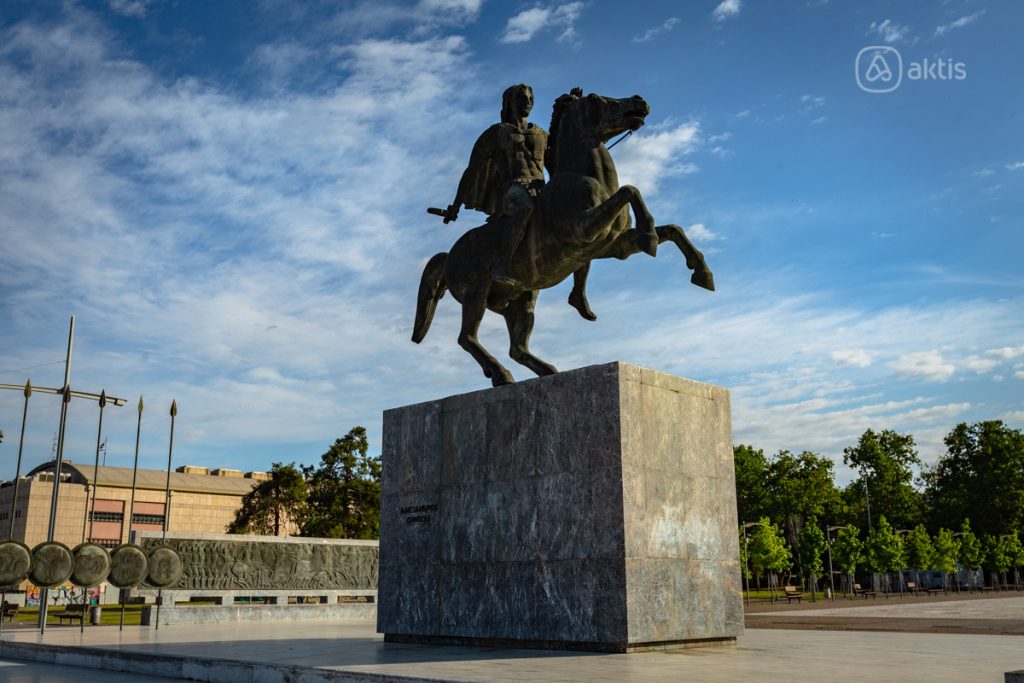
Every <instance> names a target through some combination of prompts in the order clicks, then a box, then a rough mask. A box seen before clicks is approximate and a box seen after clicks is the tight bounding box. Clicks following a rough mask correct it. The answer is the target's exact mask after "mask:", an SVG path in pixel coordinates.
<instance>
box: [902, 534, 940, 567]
mask: <svg viewBox="0 0 1024 683" xmlns="http://www.w3.org/2000/svg"><path fill="white" fill-rule="evenodd" d="M903 549H904V551H905V555H906V561H907V568H908V569H918V570H921V569H929V568H931V566H932V564H933V563H934V562H933V559H934V558H933V556H934V555H935V546H933V545H932V539H931V537H930V536H928V530H927V529H925V528H924V524H918V525H917V526H916V527H914V528H913V529H911V530H910V533H909V534H907V535H906V536H905V537H904V538H903Z"/></svg>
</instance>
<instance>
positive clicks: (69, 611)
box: [55, 603, 86, 624]
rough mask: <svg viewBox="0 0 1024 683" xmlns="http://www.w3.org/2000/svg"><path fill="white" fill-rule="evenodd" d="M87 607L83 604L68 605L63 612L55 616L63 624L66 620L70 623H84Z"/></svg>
mask: <svg viewBox="0 0 1024 683" xmlns="http://www.w3.org/2000/svg"><path fill="white" fill-rule="evenodd" d="M85 607H86V606H85V605H83V604H82V603H75V604H71V605H67V606H66V607H64V611H63V612H59V613H57V614H56V615H55V616H56V617H57V619H59V620H60V623H62V624H63V623H64V620H65V619H67V620H68V621H82V620H84V619H85Z"/></svg>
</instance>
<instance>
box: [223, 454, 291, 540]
mask: <svg viewBox="0 0 1024 683" xmlns="http://www.w3.org/2000/svg"><path fill="white" fill-rule="evenodd" d="M306 495H307V488H306V480H305V479H303V477H302V473H301V472H299V470H298V469H297V468H296V467H295V463H290V464H288V465H282V464H281V463H279V462H275V463H274V464H273V466H272V467H271V469H270V479H268V480H266V481H261V482H260V483H259V484H257V485H256V486H255V487H253V489H252V491H250V492H249V493H247V494H245V496H243V497H242V507H240V508H239V509H238V510H237V511H236V512H235V519H234V521H233V522H231V524H230V525H229V526H228V533H230V534H263V535H265V536H269V535H273V536H280V535H281V532H282V531H284V532H285V535H287V534H288V532H290V531H291V530H293V528H294V527H295V526H296V525H297V523H298V522H299V520H301V518H302V513H303V510H304V506H305V502H306Z"/></svg>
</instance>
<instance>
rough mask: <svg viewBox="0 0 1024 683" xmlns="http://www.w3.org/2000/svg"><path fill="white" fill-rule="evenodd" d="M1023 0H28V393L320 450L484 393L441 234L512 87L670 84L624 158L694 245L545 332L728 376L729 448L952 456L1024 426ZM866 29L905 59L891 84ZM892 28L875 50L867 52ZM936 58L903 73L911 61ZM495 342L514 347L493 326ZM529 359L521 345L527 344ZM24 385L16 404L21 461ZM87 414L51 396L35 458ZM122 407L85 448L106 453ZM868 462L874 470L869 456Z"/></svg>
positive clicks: (153, 434)
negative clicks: (37, 389)
mask: <svg viewBox="0 0 1024 683" xmlns="http://www.w3.org/2000/svg"><path fill="white" fill-rule="evenodd" d="M1022 30H1024V7H1022V6H1021V5H1020V4H1019V3H1016V2H1010V1H1007V2H985V1H982V0H977V1H975V0H949V1H947V2H936V3H896V4H893V3H885V2H857V3H852V2H839V1H838V0H833V1H832V2H827V1H825V2H813V1H811V2H777V3H776V2H772V3H767V2H752V1H750V0H743V1H742V2H738V1H735V0H727V1H726V2H720V3H719V2H715V1H713V0H712V1H710V2H686V3H678V2H664V3H658V2H645V3H631V4H629V5H628V6H624V5H623V4H622V3H615V2H601V1H597V0H592V1H590V2H568V3H559V2H554V3H544V2H542V3H536V2H503V3H499V2H495V1H493V0H492V1H490V2H481V1H480V0H421V1H420V2H418V3H413V2H409V3H387V2H319V3H317V2H310V3H293V2H285V1H278V0H263V1H262V2H212V3H196V2H173V1H169V0H168V1H161V0H148V1H147V0H110V1H109V2H105V3H104V2H89V3H75V2H65V3H49V2H16V1H12V0H7V1H6V2H4V3H3V5H2V6H0V240H2V241H0V321H2V324H0V383H5V382H6V383H22V382H24V381H25V379H26V377H31V378H32V380H33V382H34V383H35V384H37V385H44V386H57V385H59V384H60V383H61V381H62V377H63V370H62V368H61V365H60V362H61V361H62V359H63V353H64V343H65V338H66V334H67V323H68V317H69V316H70V315H71V314H75V315H77V319H78V326H77V336H76V347H75V362H74V368H73V376H72V386H73V387H74V388H76V389H81V390H85V391H98V390H99V389H100V388H106V390H107V391H108V392H109V393H111V394H113V395H117V396H123V397H126V398H128V399H129V406H128V407H125V408H119V409H110V410H108V412H107V416H106V427H107V429H106V430H105V431H106V432H107V435H108V438H109V454H108V456H107V462H108V464H114V465H130V464H131V457H132V447H133V444H134V442H133V439H134V425H135V413H134V409H133V407H132V406H133V405H134V403H135V402H136V400H137V398H138V396H139V395H140V394H141V395H144V396H145V400H146V406H147V410H146V412H145V415H144V419H143V439H142V454H141V463H142V465H143V466H145V467H154V468H158V467H163V464H164V463H165V459H166V441H167V430H168V417H167V409H168V407H169V405H170V402H171V399H172V398H176V399H177V401H178V405H179V410H180V412H179V417H178V428H177V429H178V431H177V432H176V441H175V443H176V446H175V462H176V464H184V463H194V464H204V465H209V466H224V467H236V468H239V469H243V470H252V469H257V470H260V469H266V468H268V467H269V464H270V463H271V462H273V461H284V462H290V461H299V462H303V463H312V462H314V461H316V459H317V458H318V456H319V455H320V453H322V452H323V451H324V450H325V449H326V447H327V445H328V444H329V443H330V442H331V441H333V439H334V438H336V437H338V436H340V435H342V434H344V433H345V432H346V431H347V430H348V429H349V428H350V427H352V426H354V425H357V424H358V425H365V426H366V427H367V429H368V431H369V434H370V437H371V443H372V445H371V449H372V450H373V451H374V452H379V448H380V429H381V412H382V411H383V410H384V409H387V408H390V407H395V406H399V405H405V404H408V403H414V402H419V401H425V400H430V399H433V398H438V397H442V396H447V395H451V394H455V393H461V392H465V391H471V390H476V389H480V388H484V387H485V386H487V383H486V380H484V378H483V377H482V375H481V373H480V371H479V368H478V366H477V365H476V364H475V363H474V362H473V360H472V359H471V358H470V357H469V355H468V354H466V353H464V352H463V351H462V350H461V349H459V348H458V347H457V346H456V344H455V337H456V335H457V330H458V315H459V309H458V307H457V306H456V305H455V303H454V302H453V300H452V299H450V298H446V299H444V300H442V302H441V304H440V306H439V311H438V317H437V318H436V319H435V322H434V325H433V328H432V329H431V331H430V334H429V335H428V337H427V339H426V340H425V341H424V343H423V344H421V345H419V346H417V345H414V344H412V343H411V342H410V341H409V334H410V330H411V324H412V315H413V311H414V307H415V295H416V287H417V283H418V280H419V276H420V272H421V269H422V266H423V264H424V262H425V260H426V259H427V258H428V257H429V256H431V255H432V254H434V253H436V252H438V251H444V250H446V249H447V248H448V247H449V246H450V244H451V243H452V242H453V241H454V240H455V239H456V237H457V236H458V235H459V234H461V232H462V230H465V229H467V228H469V227H472V226H473V225H475V224H477V221H479V219H480V218H481V217H480V216H479V215H474V213H473V212H470V211H466V212H464V213H463V215H462V216H461V217H460V220H459V221H458V222H457V223H455V224H453V225H447V226H446V225H443V224H442V223H441V222H440V221H439V220H438V219H435V218H433V217H431V216H428V215H427V214H426V213H425V212H424V208H425V207H427V206H445V205H446V204H447V203H448V202H450V201H451V198H452V196H453V195H454V192H455V186H456V184H457V182H458V178H459V175H460V173H461V171H462V169H463V168H464V165H465V163H466V160H467V159H468V155H469V150H470V147H471V146H472V143H473V141H474V140H475V138H476V136H477V135H478V134H479V133H480V131H482V130H483V129H484V128H485V127H486V126H488V125H490V124H491V123H493V122H494V121H496V120H497V118H498V112H499V108H500V96H501V92H502V90H503V89H504V88H505V87H506V86H507V85H510V84H512V83H517V82H526V83H530V84H532V85H533V87H534V91H535V96H536V102H537V105H536V108H535V111H534V115H533V117H532V118H533V120H534V121H535V122H537V123H539V124H540V125H542V126H544V127H547V125H548V122H549V119H550V105H551V103H552V102H553V100H554V98H555V97H557V96H558V95H559V94H561V93H563V92H566V91H567V90H569V89H570V88H572V87H574V86H582V87H583V88H584V89H585V90H586V91H588V92H590V91H592V92H599V93H601V94H605V95H611V96H616V97H624V96H629V95H632V94H640V95H642V96H643V97H644V98H645V99H647V101H648V102H649V103H650V105H651V115H650V116H649V117H648V120H647V125H646V127H645V128H643V129H642V130H641V131H640V132H639V133H638V134H636V135H634V136H633V137H631V138H629V139H627V140H626V141H624V142H623V143H622V144H621V145H619V146H618V147H616V148H615V150H614V151H613V154H614V156H615V159H616V162H617V164H618V166H619V173H620V177H621V179H622V180H623V182H631V183H633V184H635V185H637V186H638V187H639V188H640V190H641V192H643V194H644V196H645V197H646V199H647V202H648V204H649V206H650V207H651V209H652V211H653V213H654V215H655V218H656V219H657V221H658V222H659V223H669V222H672V223H678V224H680V225H683V226H686V227H687V229H688V232H689V233H690V235H691V236H692V238H693V239H694V241H695V242H696V243H697V245H698V246H699V247H700V248H701V249H703V250H704V252H705V254H706V255H707V257H708V261H709V263H710V265H711V267H712V269H713V270H714V271H715V279H716V285H717V287H718V291H716V292H714V293H709V292H706V291H704V290H701V289H698V288H696V287H694V286H692V285H690V284H689V279H688V271H686V270H685V267H684V265H683V261H682V258H681V257H680V256H679V255H678V254H677V253H674V251H672V250H670V249H669V248H662V249H661V250H660V252H659V255H658V257H657V258H656V259H650V258H649V257H646V256H643V255H640V256H635V257H633V258H632V259H630V260H629V261H626V262H618V261H615V262H600V263H596V264H595V265H594V267H593V269H592V271H591V277H590V285H589V292H590V300H591V304H592V306H593V307H594V310H595V311H596V313H597V314H598V316H599V320H598V321H597V322H596V323H591V322H587V321H584V320H582V319H581V318H579V317H578V316H577V315H576V313H575V311H573V310H572V309H570V308H569V307H568V306H567V305H566V304H565V297H566V295H567V294H568V285H567V283H563V284H562V285H560V286H559V287H557V288H554V289H553V290H549V291H546V292H544V293H543V294H542V295H541V297H540V302H539V304H538V311H537V327H536V330H535V333H534V338H533V344H532V347H533V350H534V352H535V353H537V354H538V355H539V356H541V357H542V358H544V359H545V360H548V361H549V362H551V363H553V364H555V365H556V366H557V367H559V368H560V369H570V368H575V367H581V366H585V365H590V364H595V363H603V362H608V361H612V360H625V361H628V362H632V363H636V364H639V365H643V366H646V367H651V368H654V369H657V370H663V371H665V372H671V373H675V374H678V375H682V376H685V377H690V378H693V379H696V380H700V381H705V382H711V383H715V384H719V385H722V386H725V387H728V388H729V389H730V390H731V391H732V399H733V429H734V436H735V440H736V441H737V442H746V443H752V444H754V445H756V446H758V447H762V448H765V449H766V450H768V451H774V450H777V449H780V448H787V449H790V450H804V449H807V450H813V451H816V452H820V453H823V454H825V455H828V456H831V457H833V458H836V459H837V461H839V462H841V453H842V449H843V448H844V447H845V446H848V445H851V444H852V443H854V442H855V441H856V438H857V436H858V435H859V434H860V433H861V432H863V430H864V429H866V428H868V427H872V428H876V429H881V428H894V429H897V430H900V431H903V432H909V433H912V434H913V435H914V436H915V438H916V439H917V441H918V445H919V449H920V452H921V455H922V457H923V458H924V460H925V461H926V462H933V461H934V459H935V458H936V457H937V456H938V455H939V454H940V453H941V452H942V451H943V448H942V444H941V440H942V436H943V435H944V434H945V433H946V432H948V431H949V429H950V428H952V426H953V425H955V424H956V423H957V422H960V421H976V420H982V419H992V418H1000V419H1003V420H1006V421H1007V422H1008V423H1009V424H1011V425H1012V426H1015V427H1021V426H1024V391H1022V389H1024V323H1022V318H1024V316H1022V313H1024V305H1022V304H1024V298H1022V297H1024V295H1022V290H1024V287H1022V285H1024V271H1022V269H1021V266H1020V260H1021V252H1022V246H1024V239H1022V236H1021V235H1022V225H1021V222H1022V215H1024V211H1022V208H1024V192H1022V189H1024V137H1022V136H1021V132H1020V131H1021V128H1022V125H1024V92H1022V90H1021V88H1020V84H1019V74H1020V71H1021V68H1022V66H1024V47H1022V46H1021V43H1020V41H1019V36H1020V35H1021V32H1022ZM869 46H883V47H889V48H893V49H895V50H898V51H899V52H900V54H901V57H902V61H903V64H904V67H905V68H908V67H909V65H911V64H914V63H917V64H923V63H924V62H925V60H928V61H929V62H931V63H933V64H934V63H936V61H937V60H943V62H944V63H953V64H961V65H962V69H963V73H964V75H965V77H964V78H962V79H952V78H947V79H939V78H930V79H926V80H925V79H916V80H914V79H910V78H904V79H903V81H902V83H901V84H900V86H899V87H898V88H897V89H896V90H895V91H893V92H889V93H884V94H879V93H868V92H864V91H863V90H861V89H860V88H859V87H858V84H857V74H858V73H860V74H861V75H863V69H862V70H861V71H858V70H857V69H856V68H855V58H856V57H857V54H858V52H859V51H860V50H861V49H862V48H865V47H869ZM870 54H874V53H870ZM908 73H909V72H908ZM482 340H483V342H484V344H485V345H486V346H488V347H489V348H490V349H491V350H492V351H493V352H495V353H496V354H497V355H498V356H499V358H500V359H501V358H506V357H505V356H504V351H505V349H506V348H507V338H506V336H505V331H504V324H503V322H502V321H501V320H500V319H499V318H497V317H494V316H490V317H489V318H488V319H487V320H486V321H485V324H484V327H483V331H482ZM507 364H508V366H509V367H510V369H511V370H512V371H513V373H514V374H515V375H516V377H517V378H520V379H523V378H527V377H529V376H530V374H529V371H528V370H526V369H525V368H522V367H520V366H518V365H516V364H514V363H512V362H511V361H508V362H507ZM20 411H21V399H20V395H18V394H17V393H15V392H3V393H2V395H0V428H2V429H3V430H4V431H5V432H6V434H7V438H6V439H5V442H4V443H3V444H2V445H0V476H4V477H9V476H11V475H12V474H13V471H14V459H15V456H16V452H17V429H18V426H19V425H18V422H19V418H20ZM58 413H59V406H58V404H57V402H56V400H54V399H53V397H48V396H38V397H36V398H34V399H33V401H32V404H31V410H30V415H29V430H28V437H27V455H26V461H27V465H28V466H32V465H34V464H38V463H39V462H42V461H44V460H45V459H48V458H49V455H50V448H51V440H52V436H53V433H54V431H55V429H56V426H57V418H58ZM95 417H96V408H95V405H94V404H89V403H87V402H85V401H76V402H73V403H72V410H71V414H70V426H69V436H68V445H67V449H66V455H67V457H69V458H71V459H73V460H79V461H83V460H84V461H91V458H92V450H93V447H94V443H95V430H96V425H95ZM837 473H838V476H839V478H840V480H846V479H848V478H849V472H847V471H846V470H845V469H844V468H843V467H842V466H841V465H840V466H839V467H837Z"/></svg>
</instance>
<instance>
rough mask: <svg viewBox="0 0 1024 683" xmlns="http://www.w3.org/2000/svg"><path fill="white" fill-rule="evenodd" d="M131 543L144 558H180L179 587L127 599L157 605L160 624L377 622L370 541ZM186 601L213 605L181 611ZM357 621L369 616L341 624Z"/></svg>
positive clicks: (188, 537) (145, 535)
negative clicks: (156, 554) (167, 552)
mask: <svg viewBox="0 0 1024 683" xmlns="http://www.w3.org/2000/svg"><path fill="white" fill-rule="evenodd" d="M132 540H133V542H135V543H138V544H139V545H140V546H142V548H143V549H145V550H149V549H150V548H152V547H155V546H157V545H168V546H171V547H172V548H174V549H175V550H176V551H177V552H178V554H179V555H180V557H181V561H182V576H181V579H180V580H178V581H177V582H175V583H173V584H171V585H170V586H168V587H167V588H164V589H163V590H162V591H158V590H157V589H155V588H148V587H146V586H142V587H140V588H139V589H138V590H137V591H133V594H135V595H138V596H141V597H143V598H145V599H146V600H147V602H149V601H152V600H154V599H155V598H156V597H157V595H160V596H161V597H162V602H163V607H162V608H161V615H160V623H185V622H188V621H192V622H193V623H220V622H230V621H245V620H252V621H264V620H268V619H281V620H294V619H299V618H301V619H325V620H329V619H349V618H352V619H360V618H375V616H376V605H375V602H376V599H377V568H378V546H377V541H359V540H351V539H334V538H293V537H283V538H282V537H276V536H254V535H235V534H188V533H182V532H178V533H168V534H167V538H166V539H164V538H163V534H161V533H159V532H149V531H143V532H135V533H134V534H133V536H132ZM356 599H358V600H359V602H356V601H355V600H356ZM190 601H192V602H198V601H202V602H210V603H213V605H202V606H200V605H196V606H192V605H181V604H180V603H183V602H190ZM296 602H301V603H305V604H294V603H296ZM289 603H293V604H289ZM310 603H313V604H310ZM294 610H304V611H301V612H295V613H294V615H293V614H292V612H293V611H294ZM153 612H154V614H155V609H154V610H153ZM164 612H166V613H167V614H168V615H169V616H167V617H166V619H165V617H164ZM358 614H363V615H365V614H370V615H371V616H369V617H366V616H363V617H358V616H345V615H358ZM144 618H145V617H144ZM153 618H155V616H154V617H153ZM144 623H145V622H144Z"/></svg>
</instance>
